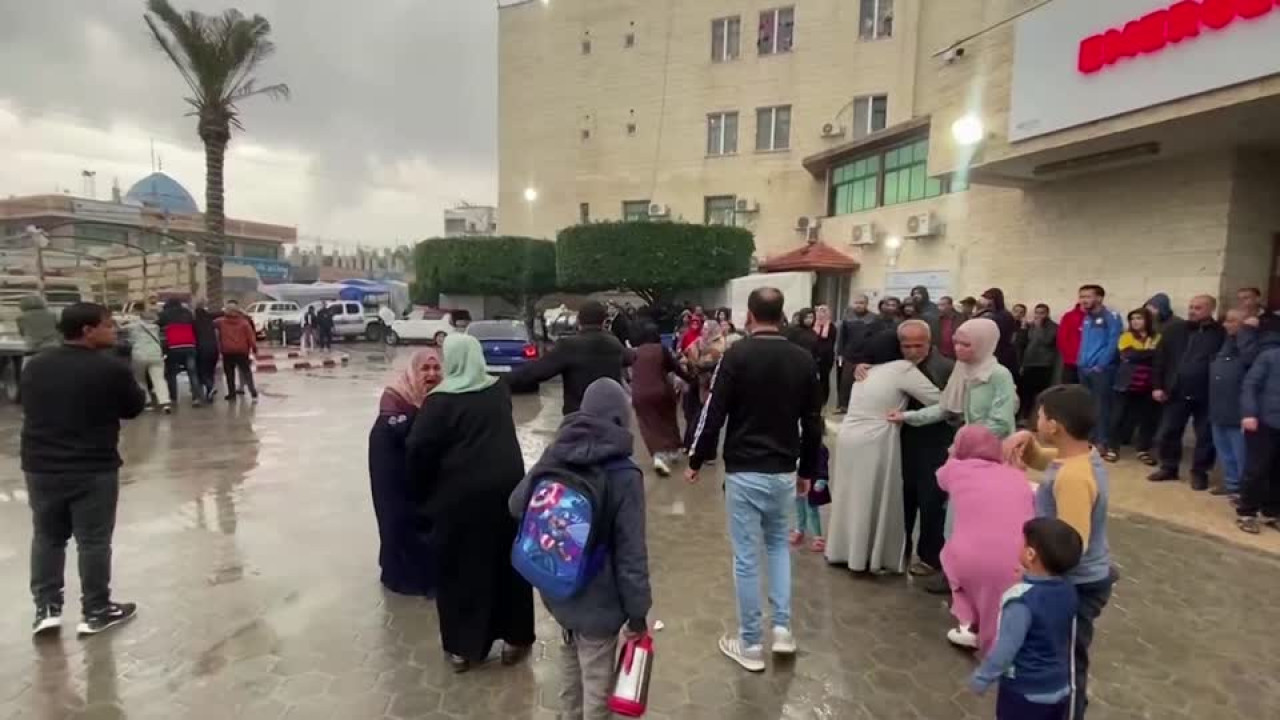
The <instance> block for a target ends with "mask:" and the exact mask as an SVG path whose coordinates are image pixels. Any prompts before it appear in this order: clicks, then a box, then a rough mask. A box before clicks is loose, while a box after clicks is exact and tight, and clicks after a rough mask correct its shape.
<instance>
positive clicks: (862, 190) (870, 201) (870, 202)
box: [831, 155, 880, 215]
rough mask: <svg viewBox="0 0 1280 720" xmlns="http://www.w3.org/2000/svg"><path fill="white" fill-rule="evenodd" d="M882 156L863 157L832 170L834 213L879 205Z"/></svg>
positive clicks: (843, 213) (845, 213) (838, 213)
mask: <svg viewBox="0 0 1280 720" xmlns="http://www.w3.org/2000/svg"><path fill="white" fill-rule="evenodd" d="M879 179H880V156H879V155H872V156H871V157H867V158H862V159H861V160H858V161H856V162H851V163H847V164H845V165H841V166H840V167H837V168H835V169H834V170H832V171H831V197H832V208H831V214H832V215H848V214H849V213H855V212H861V211H863V210H870V209H871V208H873V207H876V206H877V205H879V185H878V181H879Z"/></svg>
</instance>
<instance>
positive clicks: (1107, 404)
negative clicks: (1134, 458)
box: [1076, 285, 1124, 455]
mask: <svg viewBox="0 0 1280 720" xmlns="http://www.w3.org/2000/svg"><path fill="white" fill-rule="evenodd" d="M1106 296H1107V291H1106V290H1103V289H1102V286H1101V285H1082V286H1081V287H1080V291H1079V300H1080V309H1081V310H1083V311H1084V320H1083V322H1082V323H1081V326H1080V357H1079V358H1078V360H1077V362H1076V368H1077V371H1078V372H1079V373H1080V384H1081V385H1083V386H1085V387H1086V388H1088V390H1089V394H1090V395H1092V396H1093V400H1094V402H1095V403H1096V404H1097V406H1098V422H1097V423H1096V424H1095V425H1094V426H1093V437H1091V438H1090V440H1091V441H1092V442H1093V446H1094V448H1096V449H1097V451H1098V452H1099V453H1100V454H1103V455H1105V454H1106V452H1107V428H1110V427H1111V395H1112V385H1113V384H1114V383H1115V375H1116V355H1117V353H1118V352H1119V350H1118V348H1119V343H1120V335H1121V333H1123V332H1124V321H1123V320H1121V319H1120V315H1119V314H1118V313H1116V312H1114V311H1113V310H1111V309H1110V308H1108V307H1107V306H1106V305H1104V304H1103V300H1104V299H1105V298H1106Z"/></svg>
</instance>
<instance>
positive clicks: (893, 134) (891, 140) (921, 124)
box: [801, 115, 929, 180]
mask: <svg viewBox="0 0 1280 720" xmlns="http://www.w3.org/2000/svg"><path fill="white" fill-rule="evenodd" d="M928 127H929V116H928V115H925V116H923V117H918V118H912V119H910V120H908V121H906V122H902V123H898V124H897V125H892V126H890V127H887V128H885V129H883V130H880V131H878V132H873V133H871V134H870V135H865V136H863V137H860V138H857V139H856V140H850V141H848V142H843V143H840V144H839V145H833V146H831V147H829V148H827V149H826V150H823V151H822V152H820V153H815V154H813V155H810V156H809V157H807V158H805V159H804V160H803V161H802V162H801V164H803V165H804V169H805V170H808V171H809V173H810V174H811V175H813V176H814V177H815V178H818V179H819V180H823V179H825V178H826V176H827V170H830V169H831V166H833V165H837V164H839V163H840V162H841V161H843V160H845V159H846V158H850V157H855V156H857V155H862V154H863V153H866V152H869V151H871V150H875V149H877V148H882V147H886V146H889V145H897V144H898V143H901V142H902V141H903V140H905V139H907V138H908V137H910V136H912V135H916V134H919V132H920V131H921V130H922V129H926V128H928Z"/></svg>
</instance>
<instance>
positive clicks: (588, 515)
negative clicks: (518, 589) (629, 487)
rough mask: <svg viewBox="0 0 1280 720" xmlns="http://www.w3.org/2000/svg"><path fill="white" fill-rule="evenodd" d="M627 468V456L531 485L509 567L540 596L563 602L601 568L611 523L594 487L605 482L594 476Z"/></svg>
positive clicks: (561, 470) (556, 471) (562, 471)
mask: <svg viewBox="0 0 1280 720" xmlns="http://www.w3.org/2000/svg"><path fill="white" fill-rule="evenodd" d="M627 468H635V463H633V462H632V461H631V459H630V458H622V459H620V460H615V461H612V462H609V463H606V464H604V465H603V466H596V467H581V466H571V465H566V466H562V467H558V468H553V469H550V470H548V471H546V472H544V473H542V474H541V475H540V476H539V477H538V478H536V479H535V480H534V481H533V482H532V484H531V488H530V492H529V500H528V501H527V502H526V503H525V510H524V515H523V516H522V517H521V519H520V530H519V532H518V533H517V535H516V540H515V543H513V544H512V546H511V565H512V567H514V568H515V569H516V572H518V573H520V575H521V576H522V577H524V579H525V580H528V581H529V584H530V585H532V586H534V587H535V588H537V589H538V590H539V591H540V592H542V594H543V595H544V596H545V597H547V598H549V599H551V600H568V599H569V598H571V597H573V596H574V595H577V594H578V593H580V592H582V590H583V589H584V588H586V587H587V585H589V584H590V583H591V580H592V579H594V578H595V576H596V575H597V574H599V572H600V570H601V569H603V568H604V566H605V563H606V561H607V560H608V558H609V546H608V542H607V539H608V538H609V537H611V535H612V532H611V525H610V520H611V519H610V518H607V517H605V510H606V507H607V505H606V502H605V501H606V497H605V495H606V493H601V492H599V491H597V489H596V488H600V487H608V483H607V482H598V481H594V480H593V478H597V477H598V476H600V475H606V474H608V473H609V472H610V471H613V470H621V469H627ZM588 475H590V476H592V477H588Z"/></svg>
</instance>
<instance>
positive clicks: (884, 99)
mask: <svg viewBox="0 0 1280 720" xmlns="http://www.w3.org/2000/svg"><path fill="white" fill-rule="evenodd" d="M888 114H889V96H887V95H868V96H865V97H860V98H854V99H853V137H854V139H857V138H860V137H866V136H867V135H870V134H871V133H873V132H877V131H879V130H883V129H884V126H885V119H886V118H887V117H888Z"/></svg>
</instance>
